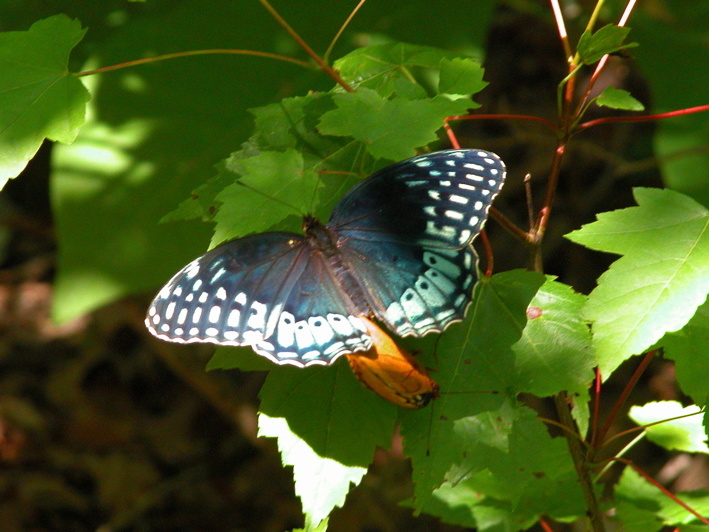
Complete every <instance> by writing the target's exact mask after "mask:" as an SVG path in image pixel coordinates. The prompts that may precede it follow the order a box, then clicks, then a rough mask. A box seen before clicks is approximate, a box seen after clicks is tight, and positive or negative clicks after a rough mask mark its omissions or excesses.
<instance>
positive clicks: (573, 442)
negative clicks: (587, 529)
mask: <svg viewBox="0 0 709 532" xmlns="http://www.w3.org/2000/svg"><path fill="white" fill-rule="evenodd" d="M554 405H555V406H556V412H557V414H558V415H559V421H561V424H562V425H565V426H566V427H569V428H571V429H576V432H577V433H578V430H577V426H576V421H574V418H573V416H572V415H571V410H570V408H569V403H568V395H567V394H566V392H561V393H558V394H557V395H555V396H554ZM564 435H565V437H566V443H567V445H568V446H569V451H570V452H571V458H572V460H573V462H574V467H575V468H576V474H577V475H578V478H579V481H580V483H581V491H582V492H583V496H584V499H585V500H586V515H587V516H588V519H589V520H590V522H591V527H592V529H593V531H594V532H605V527H604V525H603V516H602V514H601V508H600V506H599V504H598V499H597V498H596V492H595V490H594V487H593V481H592V479H591V475H590V471H589V469H588V467H587V465H588V461H587V458H586V454H585V453H584V449H583V446H582V444H581V442H580V441H579V440H578V438H574V437H571V436H569V435H568V434H567V433H566V432H564Z"/></svg>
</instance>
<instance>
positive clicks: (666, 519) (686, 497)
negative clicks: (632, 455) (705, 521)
mask: <svg viewBox="0 0 709 532" xmlns="http://www.w3.org/2000/svg"><path fill="white" fill-rule="evenodd" d="M675 495H676V496H677V498H678V499H680V500H681V501H683V502H684V503H685V504H687V505H688V506H689V507H690V508H692V509H694V510H695V511H696V512H697V513H699V515H709V495H707V493H706V491H697V492H690V493H676V494H675ZM615 497H616V500H617V503H616V506H615V516H614V521H617V522H618V523H619V524H620V529H622V530H623V531H626V530H627V531H630V532H651V531H653V530H660V529H661V528H662V526H663V525H665V526H680V525H684V526H682V527H681V530H687V531H689V530H691V528H689V526H691V525H689V524H690V523H695V524H699V523H700V521H699V520H698V519H697V518H696V517H695V516H694V515H693V514H691V513H690V512H689V511H687V510H686V509H684V508H683V507H682V506H680V505H679V504H677V503H676V502H675V501H673V500H672V499H671V498H669V497H667V495H665V494H664V493H663V492H662V491H661V490H660V489H659V488H658V487H657V486H654V485H652V484H651V483H650V482H648V481H647V480H646V479H645V478H643V477H642V476H641V475H640V474H638V473H637V472H636V471H635V470H634V469H632V468H630V467H628V468H626V469H625V470H624V471H623V474H622V476H621V478H620V481H619V482H618V484H617V485H616V486H615ZM701 526H703V527H704V528H706V525H701ZM699 530H701V528H700V529H699Z"/></svg>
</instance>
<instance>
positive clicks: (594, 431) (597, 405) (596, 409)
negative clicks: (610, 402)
mask: <svg viewBox="0 0 709 532" xmlns="http://www.w3.org/2000/svg"><path fill="white" fill-rule="evenodd" d="M601 382H602V379H601V370H600V369H599V368H596V378H595V379H594V383H593V385H594V392H595V393H594V396H593V417H591V447H594V448H595V447H596V442H597V438H598V418H599V416H600V411H601Z"/></svg>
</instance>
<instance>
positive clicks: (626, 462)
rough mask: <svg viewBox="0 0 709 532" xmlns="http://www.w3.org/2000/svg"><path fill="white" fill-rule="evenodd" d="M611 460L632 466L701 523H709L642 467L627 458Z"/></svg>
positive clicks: (708, 520)
mask: <svg viewBox="0 0 709 532" xmlns="http://www.w3.org/2000/svg"><path fill="white" fill-rule="evenodd" d="M611 460H614V461H616V462H622V463H624V464H626V465H629V466H630V467H632V468H633V469H634V470H635V471H636V472H637V473H638V474H639V475H641V476H642V477H644V478H645V480H647V481H648V482H649V483H650V484H652V485H653V486H655V487H656V488H657V489H659V490H660V491H661V492H662V493H664V494H665V495H667V496H668V497H669V498H670V499H672V500H673V501H675V502H676V503H677V504H679V505H680V506H681V507H682V508H684V509H685V510H687V511H688V512H689V513H690V514H692V515H693V516H695V517H696V518H697V519H699V520H700V521H701V522H702V523H704V524H706V525H709V519H707V518H706V517H703V516H702V515H701V514H700V513H699V512H697V511H696V510H695V509H693V508H692V507H691V506H689V505H688V504H687V503H686V502H684V501H682V500H680V499H679V498H678V497H677V496H676V495H675V494H674V493H672V492H671V491H670V490H668V489H667V488H666V487H664V486H663V485H662V484H660V483H659V482H658V481H656V480H655V479H654V478H652V477H651V476H650V475H648V474H647V473H645V472H644V471H643V470H642V469H640V468H639V467H638V466H637V465H635V464H634V463H633V462H632V461H630V460H628V459H627V458H611Z"/></svg>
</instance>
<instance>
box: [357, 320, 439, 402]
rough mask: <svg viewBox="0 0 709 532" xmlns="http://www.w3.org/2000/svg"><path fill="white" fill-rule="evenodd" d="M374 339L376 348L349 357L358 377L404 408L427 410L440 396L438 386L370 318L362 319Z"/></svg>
mask: <svg viewBox="0 0 709 532" xmlns="http://www.w3.org/2000/svg"><path fill="white" fill-rule="evenodd" d="M360 319H361V320H362V321H364V323H365V327H367V334H369V337H370V338H371V339H372V343H373V346H372V349H370V350H369V351H367V352H365V353H349V354H346V355H345V356H346V357H347V361H348V362H349V363H350V367H351V368H352V371H353V372H354V374H355V376H356V377H357V378H358V379H359V380H360V382H362V383H363V384H364V385H365V386H366V387H367V388H369V389H370V390H372V391H373V392H374V393H376V394H378V395H380V396H381V397H383V398H384V399H386V400H387V401H389V402H390V403H394V404H395V405H397V406H400V407H403V408H423V407H424V406H426V405H427V404H428V403H429V402H430V401H431V400H432V399H436V398H437V397H438V384H437V383H436V382H435V381H434V380H433V379H432V378H431V377H429V376H428V373H427V372H426V370H425V369H424V367H423V366H422V365H421V364H420V363H419V362H418V360H416V359H415V358H414V357H413V356H411V355H410V354H409V353H407V352H406V351H404V350H403V349H401V348H400V347H399V346H397V345H396V343H395V342H394V340H392V339H391V337H390V336H389V335H388V334H386V333H385V332H384V331H383V330H382V329H381V328H379V326H377V324H375V323H374V322H373V321H371V320H369V319H368V318H364V317H361V318H360Z"/></svg>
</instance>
